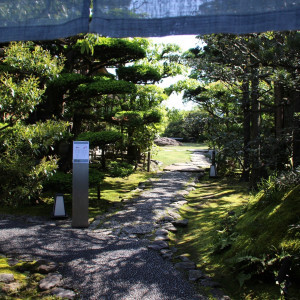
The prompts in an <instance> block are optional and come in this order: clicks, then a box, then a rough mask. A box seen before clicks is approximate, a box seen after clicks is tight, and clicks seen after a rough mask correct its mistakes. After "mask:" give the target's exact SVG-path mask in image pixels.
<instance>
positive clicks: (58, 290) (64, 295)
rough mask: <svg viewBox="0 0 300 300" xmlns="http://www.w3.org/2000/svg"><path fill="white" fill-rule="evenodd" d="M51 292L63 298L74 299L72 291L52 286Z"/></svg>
mask: <svg viewBox="0 0 300 300" xmlns="http://www.w3.org/2000/svg"><path fill="white" fill-rule="evenodd" d="M51 294H52V295H54V296H56V297H60V298H63V299H74V297H75V296H76V294H75V292H74V291H71V290H66V289H63V288H54V289H53V290H51Z"/></svg>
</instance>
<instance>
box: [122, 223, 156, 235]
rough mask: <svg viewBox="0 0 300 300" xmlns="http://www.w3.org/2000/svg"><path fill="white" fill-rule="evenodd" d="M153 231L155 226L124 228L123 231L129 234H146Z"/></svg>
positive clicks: (145, 225) (144, 225)
mask: <svg viewBox="0 0 300 300" xmlns="http://www.w3.org/2000/svg"><path fill="white" fill-rule="evenodd" d="M153 230H154V226H153V225H152V224H142V225H137V226H128V227H124V228H123V231H124V232H126V233H127V234H146V233H150V232H152V231H153Z"/></svg>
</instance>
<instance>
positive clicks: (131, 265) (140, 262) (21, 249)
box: [0, 172, 206, 300]
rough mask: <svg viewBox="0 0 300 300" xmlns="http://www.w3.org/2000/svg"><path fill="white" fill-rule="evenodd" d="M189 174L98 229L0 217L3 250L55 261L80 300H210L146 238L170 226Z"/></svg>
mask: <svg viewBox="0 0 300 300" xmlns="http://www.w3.org/2000/svg"><path fill="white" fill-rule="evenodd" d="M191 176H195V174H194V175H192V174H190V173H186V172H166V173H163V174H162V176H161V177H160V178H159V179H158V180H157V181H154V182H153V187H152V188H151V189H150V190H145V191H143V192H142V194H141V195H140V196H139V197H138V198H137V199H135V200H134V201H130V202H128V203H126V204H125V207H123V208H122V209H121V210H119V211H117V212H116V213H114V214H108V215H105V216H102V217H101V218H99V219H98V224H99V225H98V227H97V228H95V226H94V227H93V226H90V228H88V229H74V228H71V226H70V221H68V220H66V221H63V222H58V223H55V222H53V221H49V220H48V221H47V220H42V219H35V218H26V217H15V216H0V228H1V229H0V252H3V253H6V254H16V255H20V254H26V255H27V256H32V257H33V258H34V257H38V258H42V259H49V260H52V261H55V262H57V263H58V264H59V268H58V270H59V272H60V273H61V274H62V275H63V278H64V284H67V285H68V286H70V287H72V288H73V289H75V290H78V291H79V293H80V299H95V300H96V299H97V300H100V299H107V300H108V299H118V300H120V299H126V300H130V299H132V300H133V299H134V300H138V299H155V300H163V299H185V300H186V299H206V298H205V297H204V296H201V295H198V294H197V293H196V292H195V290H194V289H193V287H192V285H191V284H190V283H189V282H188V281H187V279H186V278H185V277H184V276H183V275H182V273H180V272H179V271H178V270H176V269H175V267H174V266H173V265H172V264H171V263H170V262H169V261H167V260H164V259H163V258H162V257H161V256H160V254H159V253H158V252H156V251H154V250H151V249H148V248H147V246H148V245H149V240H148V238H147V237H148V235H149V234H150V233H153V231H154V230H157V229H160V228H163V227H167V226H166V225H168V223H166V222H164V221H161V220H162V219H163V217H164V216H166V209H167V208H170V207H172V205H173V207H176V200H174V198H176V195H177V194H176V193H177V192H178V191H180V190H182V189H184V188H185V184H186V183H187V182H188V181H189V179H190V178H191ZM174 201H175V202H174ZM181 201H182V199H181ZM99 221H100V223H99ZM92 225H93V224H92ZM169 225H170V224H169Z"/></svg>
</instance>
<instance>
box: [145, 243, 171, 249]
mask: <svg viewBox="0 0 300 300" xmlns="http://www.w3.org/2000/svg"><path fill="white" fill-rule="evenodd" d="M148 248H149V249H153V250H158V251H159V250H161V249H166V248H169V244H168V243H167V242H165V241H155V242H153V243H152V244H150V245H148Z"/></svg>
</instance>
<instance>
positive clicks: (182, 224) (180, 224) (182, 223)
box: [172, 219, 189, 227]
mask: <svg viewBox="0 0 300 300" xmlns="http://www.w3.org/2000/svg"><path fill="white" fill-rule="evenodd" d="M172 224H173V225H174V226H177V227H186V226H188V224H189V220H187V219H183V220H176V221H173V222H172Z"/></svg>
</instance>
